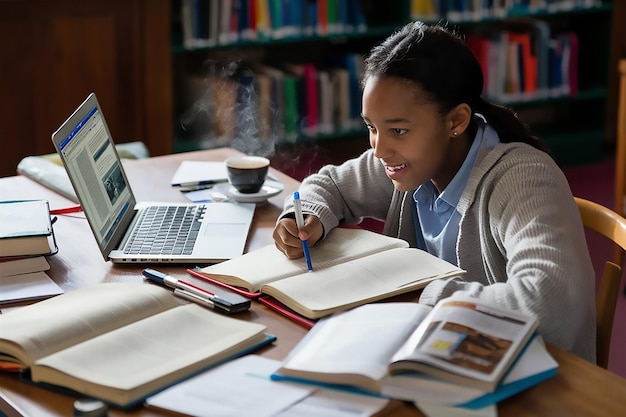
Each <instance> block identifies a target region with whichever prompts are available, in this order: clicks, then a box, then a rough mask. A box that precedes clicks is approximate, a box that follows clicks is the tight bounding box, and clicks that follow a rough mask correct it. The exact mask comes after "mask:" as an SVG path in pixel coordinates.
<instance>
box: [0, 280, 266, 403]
mask: <svg viewBox="0 0 626 417" xmlns="http://www.w3.org/2000/svg"><path fill="white" fill-rule="evenodd" d="M0 329H2V331H1V332H0V361H8V362H13V363H17V364H21V365H22V366H23V367H24V368H25V369H24V371H23V377H24V378H26V379H28V380H30V381H32V382H35V383H41V384H44V385H47V386H51V387H55V388H63V389H69V390H71V391H74V392H77V393H80V394H83V395H86V396H89V397H94V398H98V399H101V400H104V401H106V402H108V403H110V404H112V405H115V406H119V407H127V406H131V405H134V404H136V403H137V402H138V401H140V400H142V399H143V398H145V397H146V396H148V395H149V394H152V393H154V392H156V391H158V390H160V389H163V388H165V387H167V386H169V385H171V384H173V383H175V382H178V381H180V380H181V379H184V378H186V377H189V376H190V375H192V374H195V373H197V372H199V371H200V370H202V369H205V368H207V367H209V366H212V365H215V364H217V363H220V362H222V361H224V360H227V359H230V358H233V357H235V356H238V355H241V354H244V353H247V352H249V351H251V350H252V349H255V348H256V347H259V346H261V345H264V344H267V343H271V342H272V341H273V340H274V339H275V338H274V337H273V336H270V335H267V334H265V326H263V325H261V324H258V323H251V322H247V321H242V320H237V319H234V318H230V317H227V316H223V315H219V314H217V313H215V312H213V311H210V310H207V309H204V308H202V307H200V306H198V305H196V304H187V305H181V304H180V303H179V302H178V299H177V298H176V297H175V296H174V295H172V294H171V293H170V292H169V291H167V290H165V289H163V288H160V287H157V286H154V285H150V284H139V283H106V284H97V285H94V286H90V287H85V288H81V289H78V290H74V291H69V292H67V293H65V294H62V295H59V296H56V297H54V298H50V299H48V300H44V301H41V302H39V303H37V304H33V305H29V306H26V307H22V308H21V309H19V310H16V311H12V312H10V313H8V314H2V315H0Z"/></svg>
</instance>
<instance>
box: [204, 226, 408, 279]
mask: <svg viewBox="0 0 626 417" xmlns="http://www.w3.org/2000/svg"><path fill="white" fill-rule="evenodd" d="M396 247H408V243H407V242H405V241H404V240H401V239H396V238H392V237H389V236H385V235H382V234H379V233H375V232H370V231H368V230H362V229H343V228H337V229H334V230H333V231H332V232H331V233H329V234H328V236H327V237H326V239H324V240H323V241H322V242H319V243H318V244H317V245H315V246H312V247H311V248H310V253H311V260H312V263H313V269H314V271H322V270H324V269H325V268H328V267H330V266H331V265H337V264H339V263H342V262H346V261H348V260H351V259H356V258H360V257H363V256H366V255H369V254H372V253H376V252H381V251H384V250H388V249H391V248H396ZM200 272H202V273H205V274H208V275H210V276H211V277H212V278H215V279H217V280H219V281H222V282H225V283H227V284H230V285H235V286H239V287H243V288H247V289H248V290H249V291H259V290H260V288H261V287H262V286H263V285H264V284H267V283H269V282H273V281H276V280H279V279H282V278H286V277H290V276H293V275H298V274H301V273H306V272H308V270H307V266H306V262H305V260H304V258H302V259H295V260H291V259H288V258H287V257H286V256H285V254H284V253H282V252H281V251H279V250H278V249H277V248H276V246H275V245H273V244H272V245H268V246H266V247H264V248H261V249H258V250H255V251H252V252H248V253H246V254H244V255H243V256H240V257H238V258H235V259H231V260H228V261H225V262H221V263H218V264H215V265H211V266H208V267H205V268H202V269H201V270H200Z"/></svg>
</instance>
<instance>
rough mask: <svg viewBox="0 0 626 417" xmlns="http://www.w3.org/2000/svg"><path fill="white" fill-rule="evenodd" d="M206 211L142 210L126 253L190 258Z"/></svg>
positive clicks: (181, 208)
mask: <svg viewBox="0 0 626 417" xmlns="http://www.w3.org/2000/svg"><path fill="white" fill-rule="evenodd" d="M205 210H206V208H205V207H204V206H201V207H198V206H153V207H148V208H146V209H144V210H142V213H141V217H140V218H139V224H138V225H137V227H135V230H134V232H133V234H132V235H131V237H130V239H129V240H128V243H127V244H126V248H125V249H124V253H126V254H129V255H190V254H191V253H192V251H193V246H194V244H195V242H196V238H197V237H198V232H199V231H200V225H201V224H202V218H203V216H204V211H205ZM168 225H169V226H168Z"/></svg>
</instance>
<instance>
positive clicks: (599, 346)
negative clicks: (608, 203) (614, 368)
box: [574, 197, 626, 369]
mask: <svg viewBox="0 0 626 417" xmlns="http://www.w3.org/2000/svg"><path fill="white" fill-rule="evenodd" d="M574 199H575V200H576V204H577V205H578V210H579V211H580V216H581V218H582V221H583V225H584V226H585V227H586V228H588V229H590V230H594V231H596V232H598V233H600V234H601V235H603V236H605V237H607V238H608V239H611V240H612V241H613V242H614V243H615V244H616V245H618V246H619V247H621V248H622V250H626V218H624V217H622V216H620V215H619V214H617V213H616V212H614V211H613V210H611V209H609V208H608V207H605V206H602V205H600V204H598V203H594V202H593V201H589V200H585V199H582V198H578V197H574ZM607 258H611V257H610V256H608V255H607ZM621 277H622V268H621V266H620V265H617V264H615V263H614V262H611V261H607V262H606V264H605V266H604V272H603V274H602V278H601V281H600V287H599V288H598V292H597V294H596V326H597V330H596V363H597V364H598V366H601V367H603V368H605V369H606V367H607V366H608V363H609V351H610V347H611V334H612V331H613V318H614V317H615V307H616V306H617V297H618V295H619V292H620V291H619V288H620V280H621Z"/></svg>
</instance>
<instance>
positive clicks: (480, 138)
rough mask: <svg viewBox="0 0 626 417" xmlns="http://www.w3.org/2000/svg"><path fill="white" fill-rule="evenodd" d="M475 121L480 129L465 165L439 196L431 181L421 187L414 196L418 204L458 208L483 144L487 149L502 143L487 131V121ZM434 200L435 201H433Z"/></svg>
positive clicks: (479, 119)
mask: <svg viewBox="0 0 626 417" xmlns="http://www.w3.org/2000/svg"><path fill="white" fill-rule="evenodd" d="M474 120H475V121H476V123H477V126H478V129H477V131H476V136H474V140H473V142H472V146H471V147H470V150H469V152H468V153H467V156H466V157H465V161H463V165H461V168H459V170H458V171H457V173H456V175H455V176H454V178H452V181H450V183H449V184H448V186H447V187H446V188H445V189H444V190H443V192H442V193H441V194H439V196H437V195H436V193H437V191H436V189H435V186H434V185H433V183H432V182H431V181H430V180H429V181H427V182H425V183H424V184H422V185H420V186H419V187H418V188H417V190H415V193H414V194H413V199H414V200H415V201H416V202H421V203H422V204H425V203H427V202H428V201H431V202H432V204H433V205H434V207H431V209H433V208H434V209H437V208H438V207H439V206H440V205H441V204H444V203H445V204H447V205H449V206H451V207H456V205H457V204H458V202H459V199H460V198H461V194H462V193H463V190H464V189H465V185H466V184H467V180H468V179H469V176H470V172H471V171H472V168H473V167H474V163H475V162H476V157H477V155H478V150H479V148H480V147H481V144H484V145H485V146H486V147H488V148H491V147H493V146H495V145H496V144H497V143H499V142H500V139H499V138H498V135H497V133H496V132H495V131H494V130H493V129H485V121H484V118H483V117H482V116H480V115H476V116H475V117H474ZM433 200H434V201H433Z"/></svg>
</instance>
